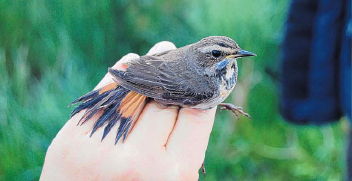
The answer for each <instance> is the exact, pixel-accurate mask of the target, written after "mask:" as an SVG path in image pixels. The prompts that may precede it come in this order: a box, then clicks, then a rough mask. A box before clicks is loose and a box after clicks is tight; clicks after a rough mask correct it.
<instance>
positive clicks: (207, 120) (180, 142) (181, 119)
mask: <svg viewBox="0 0 352 181" xmlns="http://www.w3.org/2000/svg"><path fill="white" fill-rule="evenodd" d="M215 112H216V108H212V109H210V110H197V109H190V108H182V109H180V111H179V114H178V118H177V121H176V125H175V128H174V130H173V131H172V133H171V135H170V138H169V140H168V143H167V145H166V150H167V152H170V153H173V154H174V155H175V156H176V157H178V159H179V160H180V161H181V162H182V161H183V163H185V164H187V165H188V166H193V167H195V168H199V167H200V166H201V164H202V163H203V161H204V157H205V151H206V149H207V145H208V141H209V136H210V133H211V130H212V127H213V123H214V118H215Z"/></svg>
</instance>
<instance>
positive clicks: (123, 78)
mask: <svg viewBox="0 0 352 181" xmlns="http://www.w3.org/2000/svg"><path fill="white" fill-rule="evenodd" d="M248 56H256V55H255V54H254V53H252V52H249V51H246V50H243V49H241V48H240V47H239V45H238V44H237V43H236V42H235V41H234V40H233V39H231V38H229V37H226V36H209V37H205V38H203V39H201V40H199V41H198V42H195V43H193V44H189V45H186V46H183V47H180V48H177V49H174V50H169V51H165V52H161V53H157V54H154V55H144V56H141V57H139V58H137V59H133V60H131V61H129V62H126V63H123V67H124V69H123V70H116V69H113V68H109V69H108V72H109V73H110V74H111V75H112V76H113V79H114V81H113V82H112V83H109V84H107V85H105V86H103V87H102V88H100V89H96V90H93V91H90V92H88V93H87V94H85V95H83V96H81V97H79V98H77V99H76V100H74V101H73V102H72V104H78V105H77V106H76V107H75V108H74V109H73V111H72V112H71V115H70V117H73V116H74V115H76V114H77V113H79V112H81V111H82V110H85V112H84V114H83V116H82V117H81V118H80V120H79V121H78V125H82V124H84V123H85V122H87V121H88V120H90V119H91V118H92V117H93V116H94V115H96V114H97V113H98V112H102V114H99V117H98V119H97V120H96V121H95V123H94V126H93V128H92V130H91V133H90V136H92V135H93V134H94V133H95V132H96V131H97V130H98V129H99V128H102V127H103V128H104V131H103V135H102V137H101V140H103V139H104V138H105V137H106V136H107V135H108V133H109V132H110V131H111V129H112V128H114V126H115V125H116V123H117V122H120V124H119V126H116V129H117V134H116V137H115V144H117V143H118V141H119V140H120V139H121V138H122V140H123V141H125V140H126V138H127V136H128V134H129V133H130V131H131V128H133V126H134V125H135V124H136V122H137V119H138V116H139V115H140V113H141V111H142V110H143V108H144V106H145V105H146V103H147V102H148V101H151V100H154V101H156V102H157V103H160V104H162V105H165V106H169V105H175V106H179V107H187V108H194V109H202V110H206V109H211V108H213V107H216V106H220V107H221V109H227V110H231V111H232V112H233V113H234V114H236V115H238V114H242V115H245V116H249V115H248V114H247V113H246V112H244V111H243V109H242V108H241V107H238V106H235V105H233V104H230V103H222V102H223V101H224V100H225V99H226V98H227V97H228V96H229V94H230V93H231V91H232V90H233V89H234V87H235V85H236V82H237V77H238V67H237V59H238V58H242V57H248Z"/></svg>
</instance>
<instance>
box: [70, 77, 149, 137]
mask: <svg viewBox="0 0 352 181" xmlns="http://www.w3.org/2000/svg"><path fill="white" fill-rule="evenodd" d="M145 102H146V97H145V96H143V95H141V94H138V93H136V92H133V91H130V90H128V89H126V88H124V87H121V86H118V85H117V84H116V83H114V85H112V84H109V85H107V86H105V87H103V88H101V89H98V90H94V91H92V92H89V93H87V94H86V95H84V96H82V97H80V98H78V99H77V100H75V101H73V103H80V105H78V106H77V107H76V108H75V109H74V110H73V111H72V113H71V117H72V116H74V115H75V114H77V113H78V112H80V111H82V110H86V112H85V113H84V115H83V116H82V117H81V118H80V120H79V122H78V124H80V125H82V124H84V123H85V122H86V121H88V120H90V119H91V118H92V117H93V116H94V115H96V114H97V113H98V112H102V114H101V116H100V117H99V118H98V119H97V120H96V122H95V123H94V126H93V129H92V132H91V134H90V136H92V135H93V134H94V133H95V132H96V131H97V130H98V129H99V128H101V127H102V126H104V125H105V128H104V133H103V136H102V139H101V140H103V139H104V138H105V137H106V135H107V134H108V133H109V132H110V130H111V129H112V127H114V126H115V125H116V123H117V122H118V121H120V125H119V127H118V128H117V129H118V131H117V135H116V139H115V143H117V142H118V141H119V139H120V138H121V137H122V138H123V140H125V139H126V137H127V135H128V133H129V132H130V130H131V128H132V127H133V125H134V124H135V122H136V120H137V119H138V116H139V114H140V113H141V110H142V109H143V107H144V105H145Z"/></svg>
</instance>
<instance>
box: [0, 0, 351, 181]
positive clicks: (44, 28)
mask: <svg viewBox="0 0 352 181" xmlns="http://www.w3.org/2000/svg"><path fill="white" fill-rule="evenodd" d="M287 9H288V1H287V0H281V1H276V0H257V1H245V0H234V1H230V0H218V1H211V0H194V1H186V0H171V1H162V0H131V1H127V0H101V1H99V2H98V1H85V0H62V1H49V0H31V1H24V0H15V1H11V0H0V35H1V36H0V84H1V86H0V180H37V179H38V178H39V176H40V172H41V167H42V164H43V160H44V156H45V152H46V149H47V148H48V146H49V144H50V142H51V140H52V139H53V138H54V136H55V135H56V133H57V132H58V131H59V130H60V128H61V127H62V126H63V125H64V124H65V122H66V121H67V120H68V118H69V113H70V111H71V110H72V108H70V107H67V105H68V104H69V103H70V102H71V101H72V100H73V99H74V98H76V97H78V96H80V95H82V94H83V93H86V92H87V91H89V90H91V89H92V88H93V87H94V86H95V85H96V84H97V83H98V82H99V80H100V79H101V78H102V77H103V76H104V74H105V73H106V72H107V67H109V66H112V65H113V64H114V63H115V62H116V61H117V60H118V59H119V58H121V57H122V56H123V55H125V54H127V53H129V52H135V53H138V54H145V53H146V52H147V50H148V49H149V48H150V47H151V46H152V45H153V44H155V43H157V42H159V41H162V40H168V41H172V42H174V43H175V44H176V46H183V45H186V44H189V43H193V42H195V41H198V40H199V39H201V38H203V37H205V36H209V35H226V36H229V37H231V38H233V39H235V40H236V41H237V42H238V43H239V44H240V45H241V47H242V48H243V49H246V50H249V51H252V52H255V53H256V54H257V55H258V56H257V57H254V58H246V59H243V61H242V60H241V61H240V62H239V68H240V77H239V83H238V86H237V87H236V89H235V91H234V93H233V94H232V96H231V97H230V98H229V99H228V100H227V101H228V102H234V103H235V104H237V105H242V106H243V107H244V108H245V110H246V111H248V112H249V113H250V114H251V116H252V119H250V120H249V119H246V118H241V119H239V120H237V119H235V118H234V117H233V116H232V115H231V114H230V113H228V112H226V111H219V112H218V114H217V118H216V122H215V125H214V129H213V132H212V135H211V138H210V144H209V147H208V151H207V155H206V160H205V167H206V169H207V174H206V176H203V175H201V179H203V180H204V179H205V180H234V179H235V180H342V179H343V178H344V169H345V166H344V156H345V148H346V146H345V142H346V141H345V138H346V135H347V130H348V122H347V121H346V120H342V121H340V122H337V123H334V124H330V125H326V126H323V127H316V126H304V127H303V126H295V125H292V124H289V123H286V122H285V121H284V120H283V118H282V117H281V116H280V115H279V111H278V102H279V100H278V76H277V75H278V73H277V72H278V67H279V65H278V58H279V57H280V52H279V50H280V43H281V41H282V37H283V31H284V22H285V19H286V13H287Z"/></svg>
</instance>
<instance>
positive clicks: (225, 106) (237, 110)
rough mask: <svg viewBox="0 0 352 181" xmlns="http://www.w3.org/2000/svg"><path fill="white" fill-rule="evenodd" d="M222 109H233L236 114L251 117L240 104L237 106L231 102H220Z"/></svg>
mask: <svg viewBox="0 0 352 181" xmlns="http://www.w3.org/2000/svg"><path fill="white" fill-rule="evenodd" d="M219 106H220V109H221V110H229V111H232V113H233V114H234V115H235V116H236V117H239V116H240V115H243V116H246V117H248V118H250V116H249V114H248V113H246V112H244V111H243V109H242V107H239V106H235V105H233V104H230V103H220V104H219Z"/></svg>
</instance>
